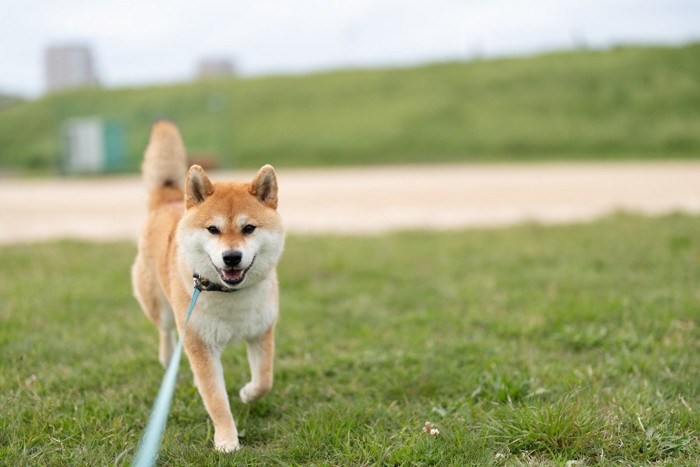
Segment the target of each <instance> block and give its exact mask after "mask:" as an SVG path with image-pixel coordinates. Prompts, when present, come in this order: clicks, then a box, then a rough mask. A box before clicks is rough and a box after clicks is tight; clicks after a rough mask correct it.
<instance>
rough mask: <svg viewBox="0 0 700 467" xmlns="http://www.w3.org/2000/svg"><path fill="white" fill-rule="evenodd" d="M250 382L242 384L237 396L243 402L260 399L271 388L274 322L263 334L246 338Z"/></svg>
mask: <svg viewBox="0 0 700 467" xmlns="http://www.w3.org/2000/svg"><path fill="white" fill-rule="evenodd" d="M246 346H247V350H248V363H250V382H249V383H248V384H246V385H245V386H243V388H242V389H241V391H240V393H239V396H240V397H241V400H242V401H243V402H244V403H246V404H247V403H249V402H252V401H254V400H256V399H260V398H261V397H262V396H264V395H265V394H267V393H268V392H269V391H270V389H271V388H272V366H273V360H274V358H275V323H272V325H271V326H270V328H269V329H268V330H267V331H265V333H264V334H262V335H261V336H258V337H256V338H254V339H248V340H246Z"/></svg>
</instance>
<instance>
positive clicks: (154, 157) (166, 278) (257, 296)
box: [132, 121, 284, 452]
mask: <svg viewBox="0 0 700 467" xmlns="http://www.w3.org/2000/svg"><path fill="white" fill-rule="evenodd" d="M184 154H185V153H184V144H182V139H181V137H180V135H179V132H178V130H177V128H176V127H175V125H173V124H172V123H170V122H167V121H159V122H157V123H156V124H155V125H154V127H153V130H152V133H151V141H150V142H149V145H148V148H147V150H146V153H145V158H144V163H143V173H144V180H145V184H146V186H147V188H148V189H149V191H150V198H149V204H148V207H149V218H148V221H147V225H146V226H145V228H144V230H143V234H142V236H141V238H140V240H139V246H138V254H137V257H136V260H135V262H134V266H133V268H132V282H133V288H134V294H135V296H136V298H137V300H138V301H139V303H140V305H141V307H142V309H143V311H144V313H145V314H146V316H148V318H149V319H150V320H151V322H153V324H154V325H156V327H157V328H158V331H159V335H160V345H159V356H160V361H161V363H162V364H163V365H164V366H166V365H167V363H168V361H169V360H170V357H171V354H172V351H173V343H174V330H175V329H177V330H178V332H180V333H182V327H183V325H184V319H185V313H186V310H187V307H188V305H189V302H190V299H191V293H192V274H193V273H194V272H196V273H198V274H201V275H206V276H207V278H208V279H209V280H210V281H213V282H218V283H220V284H221V285H222V286H224V287H227V288H230V289H235V292H232V293H225V292H203V293H202V294H201V295H200V299H199V302H198V304H197V307H196V308H195V311H194V313H193V315H192V318H191V320H190V324H189V327H188V330H187V333H186V337H185V340H184V341H183V344H184V348H185V352H186V354H187V357H188V359H189V362H190V366H191V368H192V371H193V373H194V376H195V382H196V384H197V387H198V389H199V392H200V395H201V396H202V400H203V401H204V405H205V407H206V409H207V411H208V412H209V415H210V417H211V419H212V421H213V423H214V428H215V435H214V442H215V447H216V448H217V449H218V450H220V451H225V452H230V451H235V450H236V449H238V435H237V431H236V425H235V422H234V420H233V417H232V415H231V409H230V406H229V401H228V396H227V393H226V387H225V384H224V380H223V370H222V368H221V361H220V356H221V352H222V351H223V347H224V345H225V344H227V343H228V342H231V341H233V342H235V341H240V340H244V341H245V342H246V346H247V351H248V360H249V363H250V369H251V380H250V382H249V383H247V384H246V385H244V387H243V388H242V389H241V391H240V397H241V399H242V400H243V402H246V403H247V402H251V401H253V400H255V399H257V398H259V397H262V396H263V395H264V394H265V393H267V392H268V391H269V390H270V388H271V387H272V380H273V376H272V372H273V356H274V329H275V324H276V322H277V313H278V299H279V298H278V289H277V287H278V286H277V276H276V273H275V266H276V263H277V261H278V259H279V256H280V254H281V252H282V248H283V244H284V232H283V229H282V225H281V221H280V217H279V214H278V213H277V211H276V208H277V204H278V198H277V179H276V176H275V173H274V169H272V167H271V166H264V167H262V168H261V169H260V171H259V172H258V174H257V175H256V177H255V178H254V179H253V180H252V181H251V182H249V183H242V182H228V183H223V182H211V181H210V180H209V178H208V177H207V175H206V174H205V173H204V171H203V170H202V168H201V167H199V166H193V167H191V168H190V170H189V173H188V174H187V177H186V178H185V177H184V176H183V174H184V173H185V168H184V163H185V162H184V161H185V157H184ZM180 166H182V167H180ZM251 226H252V227H254V229H253V230H252V231H249V230H250V229H249V227H251ZM212 227H215V228H216V229H215V230H212ZM231 252H235V254H236V255H237V256H236V260H234V259H232V257H231ZM236 261H238V262H236ZM239 263H240V264H239Z"/></svg>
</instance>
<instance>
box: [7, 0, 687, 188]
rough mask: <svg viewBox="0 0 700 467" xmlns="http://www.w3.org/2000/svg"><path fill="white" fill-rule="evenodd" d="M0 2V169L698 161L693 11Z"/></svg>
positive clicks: (656, 0)
mask: <svg viewBox="0 0 700 467" xmlns="http://www.w3.org/2000/svg"><path fill="white" fill-rule="evenodd" d="M0 4H1V5H2V11H3V12H4V13H3V15H2V19H0V24H2V27H0V44H2V45H1V46H0V64H2V65H1V66H2V72H1V73H0V176H4V177H7V176H14V175H23V174H32V175H36V174H82V173H104V172H133V171H136V170H137V169H138V166H139V164H140V159H141V154H142V151H143V148H144V146H145V144H146V142H147V135H148V131H149V127H150V123H151V121H152V120H153V119H154V118H156V117H158V116H168V117H170V118H172V119H173V120H175V121H176V122H177V123H178V124H179V126H180V127H181V130H182V132H183V134H184V135H185V140H186V143H187V145H188V148H189V150H190V152H191V159H192V160H193V161H194V162H198V163H200V164H202V165H205V166H207V167H210V168H224V169H228V168H239V167H242V168H252V167H256V166H259V165H260V164H262V163H268V162H269V163H272V164H275V165H276V166H278V167H309V166H343V165H368V164H373V165H376V164H395V163H404V164H408V163H424V162H430V163H433V162H474V161H480V162H489V161H499V162H500V161H531V160H584V159H585V160H591V159H593V160H600V159H606V160H607V159H613V160H619V159H659V158H666V159H667V158H675V159H678V158H697V157H698V156H700V42H698V41H700V3H699V2H697V1H695V0H638V1H631V0H621V1H616V2H609V1H605V0H589V1H576V0H532V1H530V2H518V1H506V0H497V1H476V0H475V1H458V0H430V1H427V0H426V1H422V0H421V1H411V2H403V1H396V0H352V1H347V0H341V1H334V2H324V1H320V0H302V1H297V2H285V1H282V0H266V1H258V2H252V1H249V2H243V1H214V0H203V1H200V2H196V3H195V2H182V1H168V2H166V1H163V0H157V1H150V2H140V1H139V2H137V1H133V0H120V1H118V2H117V1H100V2H87V1H79V0H56V1H52V2H40V1H28V2H8V1H5V0H3V1H1V2H0Z"/></svg>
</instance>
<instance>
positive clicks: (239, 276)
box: [219, 268, 246, 285]
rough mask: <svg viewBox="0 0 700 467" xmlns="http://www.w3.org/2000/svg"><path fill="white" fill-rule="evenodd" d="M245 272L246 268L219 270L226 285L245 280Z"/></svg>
mask: <svg viewBox="0 0 700 467" xmlns="http://www.w3.org/2000/svg"><path fill="white" fill-rule="evenodd" d="M245 273H246V269H234V268H229V269H220V270H219V275H220V276H221V280H222V281H224V283H225V284H226V285H236V284H240V283H241V282H243V279H245Z"/></svg>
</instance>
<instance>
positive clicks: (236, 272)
mask: <svg viewBox="0 0 700 467" xmlns="http://www.w3.org/2000/svg"><path fill="white" fill-rule="evenodd" d="M242 275H243V270H241V269H224V277H225V278H226V279H228V280H232V281H235V280H236V279H240V278H241V276H242Z"/></svg>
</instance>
